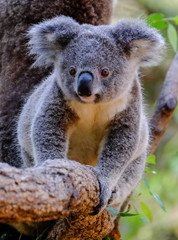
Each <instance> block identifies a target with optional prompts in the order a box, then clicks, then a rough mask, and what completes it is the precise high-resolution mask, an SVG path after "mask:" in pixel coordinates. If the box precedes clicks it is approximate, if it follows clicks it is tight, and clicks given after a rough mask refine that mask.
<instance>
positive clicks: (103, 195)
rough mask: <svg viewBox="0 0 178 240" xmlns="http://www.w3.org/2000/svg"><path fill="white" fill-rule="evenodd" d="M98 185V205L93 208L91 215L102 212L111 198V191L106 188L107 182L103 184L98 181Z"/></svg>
mask: <svg viewBox="0 0 178 240" xmlns="http://www.w3.org/2000/svg"><path fill="white" fill-rule="evenodd" d="M99 184H100V202H99V204H98V205H97V206H96V207H94V208H93V213H92V215H96V214H98V213H99V212H101V211H103V210H104V209H105V208H106V206H107V205H108V202H109V199H110V197H111V190H110V188H109V187H108V186H109V184H108V183H107V182H103V181H102V180H101V179H100V180H99Z"/></svg>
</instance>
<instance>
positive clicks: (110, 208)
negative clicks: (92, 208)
mask: <svg viewBox="0 0 178 240" xmlns="http://www.w3.org/2000/svg"><path fill="white" fill-rule="evenodd" d="M106 209H107V210H108V211H109V212H111V213H112V215H113V216H115V217H117V216H118V214H119V212H118V211H117V210H116V209H115V208H113V207H106Z"/></svg>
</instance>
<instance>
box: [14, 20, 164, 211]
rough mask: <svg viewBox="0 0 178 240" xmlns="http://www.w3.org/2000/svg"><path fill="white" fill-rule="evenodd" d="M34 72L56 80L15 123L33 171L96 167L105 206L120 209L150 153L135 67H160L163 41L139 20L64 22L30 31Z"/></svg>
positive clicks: (32, 98) (39, 92)
mask: <svg viewBox="0 0 178 240" xmlns="http://www.w3.org/2000/svg"><path fill="white" fill-rule="evenodd" d="M29 36H30V42H29V46H30V49H31V54H34V55H36V63H35V64H36V65H45V66H49V65H53V66H54V70H53V72H52V74H51V75H50V76H49V77H48V78H47V79H45V80H44V81H43V82H42V83H41V84H40V85H39V86H38V87H37V88H36V89H35V90H34V92H32V94H31V95H30V97H29V99H28V100H27V102H26V104H25V105H24V107H23V109H22V112H21V114H20V117H19V121H18V131H17V133H18V140H19V144H20V146H21V155H22V158H23V160H24V164H25V165H26V166H28V167H30V166H33V165H35V164H40V162H42V161H45V160H46V159H56V158H68V159H71V160H76V161H79V162H80V163H83V164H87V165H92V166H93V167H94V171H95V173H96V175H97V177H98V181H99V183H100V190H101V193H100V204H99V205H98V206H97V207H96V209H95V212H96V213H97V212H98V211H100V210H102V209H103V208H104V207H106V205H108V204H109V205H110V206H113V207H115V208H117V209H118V210H119V208H120V206H121V205H122V203H123V201H124V200H125V199H126V197H127V196H128V195H129V194H130V192H131V191H133V189H134V188H135V186H136V184H137V183H138V181H139V179H140V178H141V176H142V174H143V171H144V167H145V159H146V155H147V148H148V139H149V137H148V135H149V134H148V123H147V119H146V117H145V113H144V109H143V100H142V92H141V86H140V82H139V79H138V68H139V67H140V66H142V65H147V64H148V63H155V62H157V60H159V54H158V53H159V51H160V49H161V48H162V47H163V45H164V40H163V39H162V37H161V36H160V35H159V33H158V32H157V31H156V30H153V29H151V28H149V27H147V26H146V24H145V23H144V22H143V21H140V20H132V21H129V20H121V21H119V22H118V23H117V24H116V25H111V26H104V25H102V26H92V25H88V24H83V25H79V24H78V23H77V22H76V21H74V20H73V19H71V18H69V17H64V16H60V17H57V18H54V19H51V20H48V21H45V22H42V23H40V24H38V25H35V26H33V27H32V28H31V30H30V32H29Z"/></svg>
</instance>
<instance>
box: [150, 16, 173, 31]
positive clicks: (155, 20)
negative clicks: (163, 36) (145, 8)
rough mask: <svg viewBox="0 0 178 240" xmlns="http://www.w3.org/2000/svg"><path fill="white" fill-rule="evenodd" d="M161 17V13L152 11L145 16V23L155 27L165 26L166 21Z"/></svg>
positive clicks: (166, 25)
mask: <svg viewBox="0 0 178 240" xmlns="http://www.w3.org/2000/svg"><path fill="white" fill-rule="evenodd" d="M163 18H164V15H163V14H161V13H153V14H151V15H149V16H148V17H147V23H148V24H149V25H151V26H152V27H154V28H157V29H163V28H167V27H168V23H167V22H166V21H165V20H164V19H163Z"/></svg>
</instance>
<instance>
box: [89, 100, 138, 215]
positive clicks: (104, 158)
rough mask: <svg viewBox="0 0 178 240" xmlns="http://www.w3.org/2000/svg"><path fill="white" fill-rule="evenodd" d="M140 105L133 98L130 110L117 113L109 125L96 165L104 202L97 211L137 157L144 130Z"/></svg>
mask: <svg viewBox="0 0 178 240" xmlns="http://www.w3.org/2000/svg"><path fill="white" fill-rule="evenodd" d="M139 108H140V104H139V101H134V100H133V102H132V103H131V104H130V106H129V107H128V108H127V109H126V110H124V111H123V112H122V113H120V114H118V115H117V116H115V119H114V120H113V121H112V122H111V124H110V126H109V133H108V137H107V139H106V140H105V144H104V147H103V150H102V152H101V155H100V157H99V161H98V163H97V165H96V167H95V172H96V174H97V177H98V180H99V183H100V203H99V205H98V206H96V208H95V209H94V213H95V214H96V213H98V212H99V211H101V210H102V209H104V208H105V207H106V205H107V204H108V201H109V199H110V198H111V195H112V191H114V189H115V187H116V186H117V184H118V180H119V179H120V177H121V175H122V174H123V172H124V171H125V169H126V168H127V166H128V165H129V164H130V163H131V161H132V160H134V159H133V155H134V153H135V151H136V150H137V147H138V142H139V134H140V133H139V131H140V113H139ZM129 177H131V176H128V178H129Z"/></svg>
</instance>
